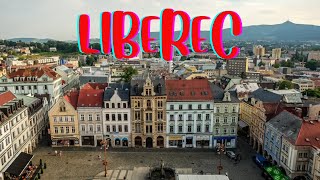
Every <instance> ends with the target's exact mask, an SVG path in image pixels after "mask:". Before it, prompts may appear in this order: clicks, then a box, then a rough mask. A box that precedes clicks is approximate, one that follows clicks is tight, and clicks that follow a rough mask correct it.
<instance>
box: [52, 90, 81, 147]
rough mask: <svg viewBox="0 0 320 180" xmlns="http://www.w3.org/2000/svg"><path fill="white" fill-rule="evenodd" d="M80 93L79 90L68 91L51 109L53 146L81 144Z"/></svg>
mask: <svg viewBox="0 0 320 180" xmlns="http://www.w3.org/2000/svg"><path fill="white" fill-rule="evenodd" d="M78 95H79V93H78V92H77V91H72V92H68V93H67V94H66V95H65V96H64V97H60V98H59V99H58V101H57V103H56V104H55V105H54V106H53V107H52V108H51V109H50V111H49V122H50V135H51V142H52V146H53V147H57V146H67V147H69V146H79V141H80V137H79V123H78V113H77V100H78Z"/></svg>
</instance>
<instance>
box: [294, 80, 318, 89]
mask: <svg viewBox="0 0 320 180" xmlns="http://www.w3.org/2000/svg"><path fill="white" fill-rule="evenodd" d="M292 83H293V85H294V88H295V89H296V90H298V91H299V92H304V91H306V90H308V89H311V90H313V89H314V88H315V85H314V82H313V81H312V80H310V79H293V80H292Z"/></svg>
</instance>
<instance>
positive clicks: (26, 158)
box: [6, 152, 33, 176]
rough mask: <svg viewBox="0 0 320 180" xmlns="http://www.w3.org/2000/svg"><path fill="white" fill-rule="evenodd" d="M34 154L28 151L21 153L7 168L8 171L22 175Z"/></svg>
mask: <svg viewBox="0 0 320 180" xmlns="http://www.w3.org/2000/svg"><path fill="white" fill-rule="evenodd" d="M32 158H33V155H31V154H27V153H24V152H22V153H20V154H19V156H18V157H17V158H16V159H15V160H14V161H13V163H12V164H11V165H10V166H9V168H8V169H7V170H6V172H7V173H10V174H12V175H15V176H20V175H21V173H22V171H23V170H24V169H25V168H26V167H27V166H28V165H29V163H30V161H31V159H32Z"/></svg>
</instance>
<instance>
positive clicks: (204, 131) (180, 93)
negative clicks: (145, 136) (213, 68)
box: [166, 79, 213, 148]
mask: <svg viewBox="0 0 320 180" xmlns="http://www.w3.org/2000/svg"><path fill="white" fill-rule="evenodd" d="M166 94H167V107H166V109H167V114H166V116H167V141H166V144H167V147H183V148H184V147H194V148H196V147H197V148H201V147H207V148H209V147H210V148H211V147H212V132H213V131H212V128H213V95H212V92H211V89H210V83H209V81H208V80H207V79H193V80H166Z"/></svg>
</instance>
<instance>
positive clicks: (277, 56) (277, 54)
mask: <svg viewBox="0 0 320 180" xmlns="http://www.w3.org/2000/svg"><path fill="white" fill-rule="evenodd" d="M272 58H273V59H280V58H281V48H275V49H272Z"/></svg>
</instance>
